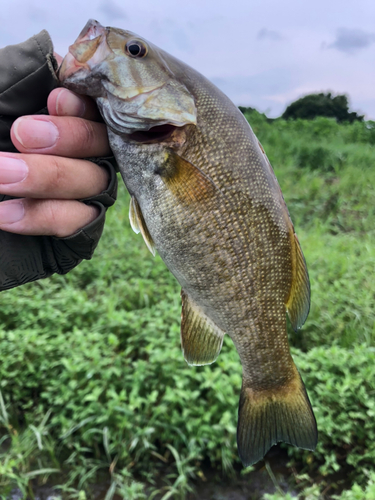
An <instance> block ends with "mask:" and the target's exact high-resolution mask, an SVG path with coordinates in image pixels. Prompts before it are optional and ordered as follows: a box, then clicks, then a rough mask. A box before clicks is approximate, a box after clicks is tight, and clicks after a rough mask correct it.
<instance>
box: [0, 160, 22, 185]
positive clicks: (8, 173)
mask: <svg viewBox="0 0 375 500" xmlns="http://www.w3.org/2000/svg"><path fill="white" fill-rule="evenodd" d="M28 173H29V169H28V167H27V164H26V162H24V161H23V160H19V159H17V158H9V157H6V156H0V184H12V183H14V182H20V181H23V180H24V179H25V178H26V176H27V174H28Z"/></svg>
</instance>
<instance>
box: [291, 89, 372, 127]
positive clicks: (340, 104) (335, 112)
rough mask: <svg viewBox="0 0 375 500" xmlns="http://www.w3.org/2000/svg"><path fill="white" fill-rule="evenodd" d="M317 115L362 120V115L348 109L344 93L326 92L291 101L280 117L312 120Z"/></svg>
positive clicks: (343, 120)
mask: <svg viewBox="0 0 375 500" xmlns="http://www.w3.org/2000/svg"><path fill="white" fill-rule="evenodd" d="M318 116H325V117H327V118H336V120H337V121H339V122H350V123H351V122H354V121H356V120H358V121H363V118H364V116H363V115H358V114H357V113H355V112H354V111H352V112H350V111H349V103H348V97H347V96H346V95H336V96H333V95H332V94H331V93H330V92H328V93H327V94H323V93H321V94H309V95H305V96H304V97H301V98H300V99H297V101H295V102H292V103H291V104H289V106H288V107H287V108H286V110H285V111H284V113H283V114H282V118H284V119H285V120H288V119H290V118H294V119H296V118H301V119H304V120H312V119H314V118H317V117H318Z"/></svg>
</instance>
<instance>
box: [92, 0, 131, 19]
mask: <svg viewBox="0 0 375 500" xmlns="http://www.w3.org/2000/svg"><path fill="white" fill-rule="evenodd" d="M99 10H101V11H102V12H103V14H105V15H106V16H108V18H110V19H113V20H116V19H124V18H126V17H127V16H126V14H125V12H124V11H123V10H122V8H121V7H119V6H118V5H117V4H116V3H115V2H113V1H112V0H106V1H105V2H102V3H101V4H100V6H99Z"/></svg>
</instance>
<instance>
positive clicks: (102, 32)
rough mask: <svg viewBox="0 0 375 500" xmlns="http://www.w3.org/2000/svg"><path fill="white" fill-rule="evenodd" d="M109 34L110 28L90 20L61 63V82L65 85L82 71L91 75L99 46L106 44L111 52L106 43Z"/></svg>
mask: <svg viewBox="0 0 375 500" xmlns="http://www.w3.org/2000/svg"><path fill="white" fill-rule="evenodd" d="M107 33H108V28H105V27H104V26H102V25H101V24H100V23H99V22H98V21H95V19H89V20H88V22H87V23H86V25H85V26H84V28H83V29H82V31H81V32H80V34H79V35H78V37H77V39H76V40H75V42H74V43H73V44H72V45H70V46H69V52H68V53H67V54H66V56H65V57H64V59H63V61H62V63H61V66H60V68H59V70H58V78H59V80H60V81H61V82H63V83H65V82H66V81H67V80H68V78H69V77H70V76H71V75H73V74H74V75H76V74H77V73H78V72H81V71H83V72H84V73H85V72H86V73H89V72H90V70H91V68H90V61H91V60H92V59H93V58H95V54H96V51H97V48H98V47H99V45H102V44H105V46H106V47H105V49H106V50H108V51H110V49H109V47H108V45H107V42H106V38H107ZM83 45H84V47H82V46H83ZM80 49H81V50H80ZM82 49H83V50H82Z"/></svg>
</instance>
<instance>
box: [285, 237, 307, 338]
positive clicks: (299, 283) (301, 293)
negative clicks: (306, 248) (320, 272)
mask: <svg viewBox="0 0 375 500" xmlns="http://www.w3.org/2000/svg"><path fill="white" fill-rule="evenodd" d="M292 245H293V243H292ZM293 246H294V249H295V251H294V259H293V281H292V289H291V292H290V295H289V298H288V302H287V303H286V308H287V311H288V316H289V319H290V322H291V323H292V326H293V329H294V330H295V331H297V330H299V329H300V328H301V326H302V325H303V324H304V322H305V321H306V318H307V316H308V314H309V310H310V280H309V275H308V272H307V267H306V262H305V258H304V256H303V253H302V249H301V246H300V244H299V241H298V238H297V235H296V234H294V245H293Z"/></svg>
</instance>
